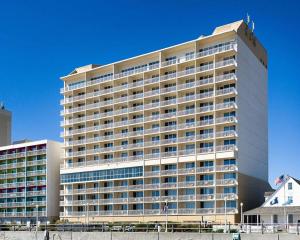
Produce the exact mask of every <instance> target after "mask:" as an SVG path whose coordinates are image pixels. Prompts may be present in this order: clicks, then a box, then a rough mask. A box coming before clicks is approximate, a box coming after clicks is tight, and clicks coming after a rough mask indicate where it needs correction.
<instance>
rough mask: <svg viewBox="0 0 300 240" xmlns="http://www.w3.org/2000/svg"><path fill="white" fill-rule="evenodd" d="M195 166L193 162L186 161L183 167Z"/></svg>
mask: <svg viewBox="0 0 300 240" xmlns="http://www.w3.org/2000/svg"><path fill="white" fill-rule="evenodd" d="M194 167H195V163H194V162H191V163H186V164H185V168H194Z"/></svg>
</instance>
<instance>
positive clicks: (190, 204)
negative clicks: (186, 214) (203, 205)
mask: <svg viewBox="0 0 300 240" xmlns="http://www.w3.org/2000/svg"><path fill="white" fill-rule="evenodd" d="M185 207H186V208H189V209H191V208H195V203H194V202H187V203H186V204H185Z"/></svg>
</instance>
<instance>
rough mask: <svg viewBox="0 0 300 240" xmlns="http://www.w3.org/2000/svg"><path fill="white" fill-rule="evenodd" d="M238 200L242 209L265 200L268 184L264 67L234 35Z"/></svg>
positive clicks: (266, 82)
mask: <svg viewBox="0 0 300 240" xmlns="http://www.w3.org/2000/svg"><path fill="white" fill-rule="evenodd" d="M237 42H238V53H237V63H238V66H237V67H238V68H237V78H238V80H237V91H238V96H237V105H238V111H237V118H238V129H237V132H238V141H237V146H238V162H237V164H238V169H239V201H240V202H243V203H244V210H247V209H251V208H255V207H258V206H259V205H261V204H262V203H263V202H264V192H265V191H269V190H270V189H271V187H270V186H269V184H268V99H267V98H268V93H267V86H268V75H267V69H266V68H265V66H264V65H263V64H262V63H261V62H260V60H259V59H258V58H257V57H256V56H255V55H254V54H253V52H252V51H251V50H250V49H249V47H248V46H247V45H246V44H245V43H244V41H242V40H241V39H240V38H239V37H237Z"/></svg>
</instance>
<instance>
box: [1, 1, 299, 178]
mask: <svg viewBox="0 0 300 240" xmlns="http://www.w3.org/2000/svg"><path fill="white" fill-rule="evenodd" d="M101 2H102V3H101ZM247 12H249V14H250V15H251V17H252V18H253V19H254V21H255V25H256V29H255V32H256V35H257V36H258V38H259V39H260V40H261V42H262V43H263V44H264V46H265V47H266V48H267V50H268V54H269V146H270V148H269V152H270V154H269V156H270V161H269V162H270V167H269V169H270V174H269V175H270V177H269V179H270V181H272V182H273V179H274V178H275V177H276V176H277V175H280V174H282V173H286V174H290V175H291V176H294V177H297V178H300V154H299V152H298V151H300V91H299V90H300V77H299V76H300V74H299V72H298V71H297V70H298V69H300V61H299V56H300V46H299V43H300V32H299V27H300V25H299V24H300V5H299V3H297V1H296V0H295V1H287V0H286V1H283V2H282V3H280V1H267V0H260V1H255V0H252V1H238V0H236V1H231V0H226V1H200V0H198V1H196V0H182V1H179V0H170V1H163V0H161V1H159V0H152V1H142V0H135V1H134V0H127V1H112V0H110V1H96V0H95V1H89V0H84V1H77V0H73V1H62V0H61V1H56V0H51V1H49V0H48V1H34V0H27V1H22V0H19V1H15V0H10V1H2V2H1V7H0V69H1V73H0V83H1V85H0V100H2V101H4V102H5V104H6V106H7V108H8V109H10V110H11V111H13V138H14V139H15V140H17V139H22V138H29V139H33V140H36V139H44V138H49V139H54V140H61V139H60V138H59V132H60V130H61V129H60V127H59V121H60V120H61V119H60V116H59V110H60V106H59V100H60V98H61V96H60V95H59V88H60V87H62V82H61V81H60V80H59V77H60V76H62V75H65V74H67V73H69V72H70V71H72V70H73V69H74V68H75V67H78V66H81V65H85V64H89V63H100V64H104V63H109V62H112V61H116V60H120V59H124V58H128V57H131V56H135V55H137V54H142V53H146V52H149V51H153V50H157V49H159V48H163V47H167V46H169V45H172V44H176V43H181V42H184V41H187V40H192V39H195V38H197V37H198V36H199V35H201V34H205V35H206V34H210V33H211V32H212V30H213V29H214V27H216V26H219V25H222V24H226V23H229V22H232V21H236V20H239V19H242V18H245V15H246V13H247ZM258 87H259V86H258ZM253 127H255V126H253Z"/></svg>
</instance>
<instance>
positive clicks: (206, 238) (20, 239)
mask: <svg viewBox="0 0 300 240" xmlns="http://www.w3.org/2000/svg"><path fill="white" fill-rule="evenodd" d="M54 235H55V236H54ZM43 237H44V233H43V232H38V235H37V238H35V232H1V233H0V240H2V239H5V240H32V239H37V240H42V239H43ZM50 239H53V240H54V239H61V240H83V239H84V240H96V239H101V240H231V239H232V234H220V233H215V234H211V233H208V234H205V233H203V234H202V233H201V234H199V233H159V234H158V233H152V232H151V233H123V232H112V233H110V232H105V233H98V232H73V233H71V232H60V233H58V232H51V233H50ZM275 239H276V240H299V239H300V236H298V235H296V234H284V233H282V234H279V235H278V234H263V235H262V234H242V235H241V240H275Z"/></svg>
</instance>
